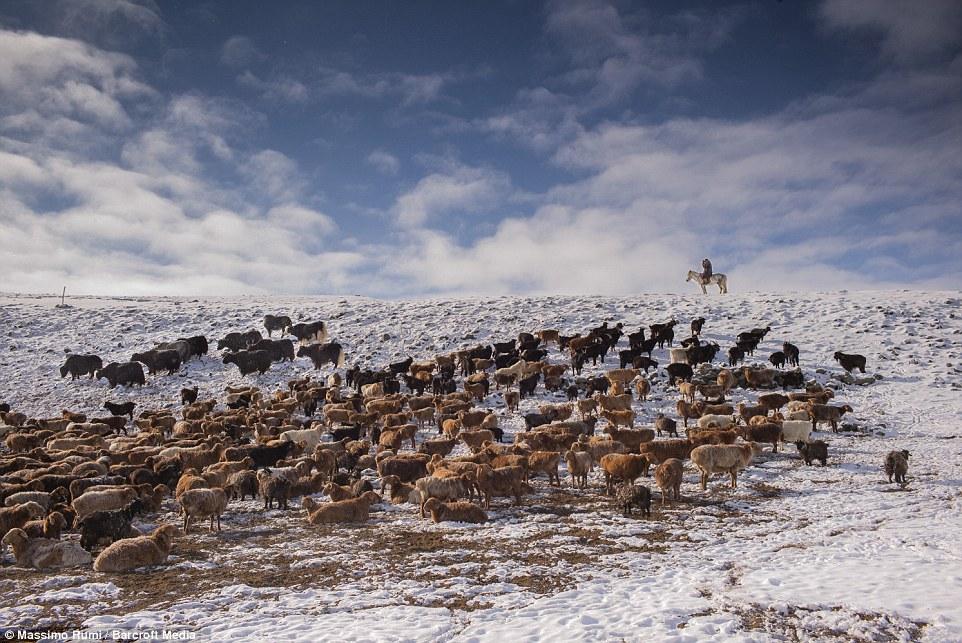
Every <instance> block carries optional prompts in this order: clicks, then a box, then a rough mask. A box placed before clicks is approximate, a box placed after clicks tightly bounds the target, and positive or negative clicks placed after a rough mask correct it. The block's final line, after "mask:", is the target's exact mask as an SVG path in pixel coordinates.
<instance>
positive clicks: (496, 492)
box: [475, 464, 525, 509]
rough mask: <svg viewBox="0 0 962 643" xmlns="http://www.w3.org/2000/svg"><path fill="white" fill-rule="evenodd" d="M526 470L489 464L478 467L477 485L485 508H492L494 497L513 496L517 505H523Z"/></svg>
mask: <svg viewBox="0 0 962 643" xmlns="http://www.w3.org/2000/svg"><path fill="white" fill-rule="evenodd" d="M524 478H525V470H524V469H523V468H521V467H498V468H497V469H495V468H493V467H491V466H490V465H487V464H481V465H478V467H477V475H476V478H475V485H476V486H477V488H478V491H479V492H480V493H481V495H482V496H483V498H484V508H485V509H490V508H491V497H492V496H506V495H513V496H514V499H515V504H521V494H522V493H523V491H524Z"/></svg>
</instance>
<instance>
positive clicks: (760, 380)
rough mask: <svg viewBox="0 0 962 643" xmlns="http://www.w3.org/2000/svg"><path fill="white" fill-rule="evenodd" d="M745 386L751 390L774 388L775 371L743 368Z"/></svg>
mask: <svg viewBox="0 0 962 643" xmlns="http://www.w3.org/2000/svg"><path fill="white" fill-rule="evenodd" d="M742 375H743V376H744V377H745V384H746V386H748V387H750V388H756V389H758V388H772V387H773V386H774V385H775V371H773V370H771V369H768V368H749V367H748V366H743V367H742Z"/></svg>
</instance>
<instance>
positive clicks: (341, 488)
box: [321, 482, 357, 502]
mask: <svg viewBox="0 0 962 643" xmlns="http://www.w3.org/2000/svg"><path fill="white" fill-rule="evenodd" d="M321 491H323V492H324V493H325V494H327V495H328V496H330V498H331V501H333V502H339V501H341V500H350V499H351V498H356V497H357V495H356V494H355V493H354V489H353V488H351V487H347V486H345V485H340V484H335V483H333V482H328V483H327V484H325V485H324V487H323V488H322V489H321Z"/></svg>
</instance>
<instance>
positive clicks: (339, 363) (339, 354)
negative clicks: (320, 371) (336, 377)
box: [337, 346, 345, 368]
mask: <svg viewBox="0 0 962 643" xmlns="http://www.w3.org/2000/svg"><path fill="white" fill-rule="evenodd" d="M344 357H345V355H344V348H343V347H342V346H338V347H337V367H338V368H343V367H344Z"/></svg>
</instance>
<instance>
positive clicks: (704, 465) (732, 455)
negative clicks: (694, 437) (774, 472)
mask: <svg viewBox="0 0 962 643" xmlns="http://www.w3.org/2000/svg"><path fill="white" fill-rule="evenodd" d="M760 452H761V448H760V446H759V445H757V444H755V443H754V442H746V443H745V444H737V445H735V444H703V445H701V446H699V447H695V448H694V449H692V451H691V461H692V462H693V463H694V464H695V466H696V467H698V469H699V470H700V471H701V488H702V490H705V489H707V488H708V476H709V475H711V474H712V473H728V474H729V475H731V479H732V482H731V488H732V489H735V488H737V487H738V472H739V471H740V470H741V469H744V468H745V467H747V466H748V465H749V463H751V461H752V457H753V456H754V455H755V454H756V453H760Z"/></svg>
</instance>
